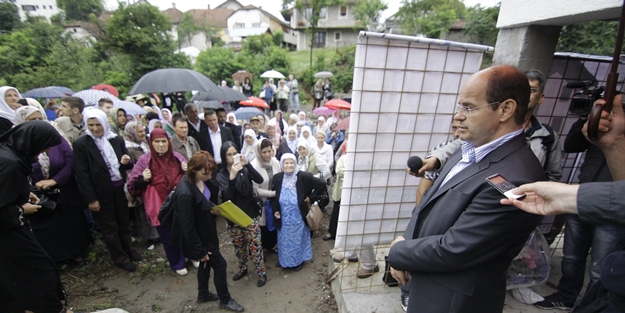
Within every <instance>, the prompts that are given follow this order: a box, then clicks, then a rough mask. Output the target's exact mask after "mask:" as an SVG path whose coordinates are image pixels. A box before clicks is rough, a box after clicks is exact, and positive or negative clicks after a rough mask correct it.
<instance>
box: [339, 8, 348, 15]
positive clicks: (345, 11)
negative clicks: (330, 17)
mask: <svg viewBox="0 0 625 313" xmlns="http://www.w3.org/2000/svg"><path fill="white" fill-rule="evenodd" d="M339 17H347V6H346V5H342V6H341V7H340V8H339Z"/></svg>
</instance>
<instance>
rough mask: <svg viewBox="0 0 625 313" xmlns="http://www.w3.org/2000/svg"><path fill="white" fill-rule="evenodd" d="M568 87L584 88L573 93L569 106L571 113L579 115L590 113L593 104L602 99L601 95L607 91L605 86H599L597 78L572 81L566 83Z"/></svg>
mask: <svg viewBox="0 0 625 313" xmlns="http://www.w3.org/2000/svg"><path fill="white" fill-rule="evenodd" d="M566 88H571V89H577V88H581V89H582V90H580V91H578V92H576V93H574V94H573V99H571V105H570V106H569V114H571V115H577V116H587V115H588V114H590V110H591V109H592V104H593V103H595V101H597V100H599V99H601V95H602V94H603V91H605V86H598V83H597V81H596V80H595V79H592V80H586V81H578V82H570V83H568V84H566Z"/></svg>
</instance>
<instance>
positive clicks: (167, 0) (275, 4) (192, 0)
mask: <svg viewBox="0 0 625 313" xmlns="http://www.w3.org/2000/svg"><path fill="white" fill-rule="evenodd" d="M120 1H121V2H128V1H130V2H131V3H132V2H134V1H135V0H120ZM224 1H225V0H203V1H202V0H200V1H198V0H148V2H150V3H151V4H152V5H155V6H157V7H158V8H159V9H160V10H161V11H163V10H166V9H169V8H171V7H172V3H176V8H177V9H178V10H180V11H182V12H186V11H188V10H191V9H206V8H208V5H209V4H210V6H211V8H215V7H217V6H218V5H220V4H221V3H223V2H224ZM382 1H385V2H386V3H387V4H388V9H386V10H385V11H384V12H382V20H385V19H386V18H387V17H389V16H391V15H393V14H395V12H397V10H398V9H399V6H400V5H401V0H382ZM499 1H501V0H464V4H465V5H466V6H467V7H470V6H474V5H476V4H480V5H481V6H483V7H490V6H494V5H495V4H497V2H499ZM239 2H240V3H241V4H243V5H248V4H252V5H255V6H262V7H263V9H264V10H266V11H268V12H270V13H271V14H273V15H276V17H279V18H282V16H281V15H280V9H281V8H282V1H281V0H239ZM105 5H106V8H107V9H108V10H114V9H116V8H117V0H105Z"/></svg>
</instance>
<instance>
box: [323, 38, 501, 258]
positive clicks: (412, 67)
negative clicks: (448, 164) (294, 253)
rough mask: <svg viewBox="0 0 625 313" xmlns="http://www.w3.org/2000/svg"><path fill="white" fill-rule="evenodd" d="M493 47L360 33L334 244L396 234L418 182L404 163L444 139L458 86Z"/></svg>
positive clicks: (348, 246)
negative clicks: (343, 177) (343, 176)
mask: <svg viewBox="0 0 625 313" xmlns="http://www.w3.org/2000/svg"><path fill="white" fill-rule="evenodd" d="M492 49H493V48H492V47H486V46H480V45H473V44H464V43H455V42H450V41H443V40H432V39H423V38H416V37H409V36H399V35H386V34H379V33H367V32H362V33H361V35H360V38H359V40H358V42H357V46H356V59H355V66H354V85H353V92H352V110H351V113H350V126H349V140H348V145H347V153H348V154H347V157H346V160H345V179H344V183H343V191H342V195H341V209H340V214H339V223H338V229H337V234H336V241H335V249H337V250H339V251H340V250H345V251H357V250H359V249H360V247H362V246H365V245H366V246H369V245H371V244H388V243H390V242H391V241H392V240H393V239H394V238H395V237H396V236H397V235H401V234H403V231H404V230H405V228H406V225H407V223H408V221H409V219H410V216H411V213H412V210H413V209H414V206H415V199H416V192H417V186H418V183H419V178H416V177H413V176H409V175H407V174H406V161H407V160H408V158H409V157H410V156H413V155H417V156H420V157H422V158H423V157H424V156H425V154H426V153H427V152H428V151H429V150H430V149H431V148H432V147H434V146H436V145H438V144H439V143H441V142H444V141H447V140H448V139H449V137H450V127H451V121H452V116H453V113H454V108H455V105H456V103H457V99H458V91H459V88H460V85H461V84H462V83H463V82H464V81H465V80H466V79H467V78H468V77H469V76H470V75H471V74H473V73H475V72H477V71H478V70H479V69H480V65H481V64H482V57H483V54H484V52H485V51H492Z"/></svg>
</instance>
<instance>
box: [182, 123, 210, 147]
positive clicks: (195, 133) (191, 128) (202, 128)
mask: <svg viewBox="0 0 625 313" xmlns="http://www.w3.org/2000/svg"><path fill="white" fill-rule="evenodd" d="M187 125H188V127H189V133H188V135H189V136H191V137H193V139H195V140H196V141H197V142H200V140H199V138H200V132H203V131H205V130H206V129H207V128H208V126H206V123H204V122H202V120H200V131H197V130H195V127H194V126H193V125H192V124H191V122H189V120H188V119H187Z"/></svg>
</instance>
